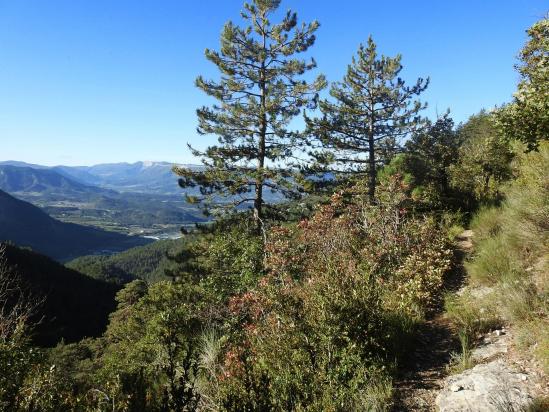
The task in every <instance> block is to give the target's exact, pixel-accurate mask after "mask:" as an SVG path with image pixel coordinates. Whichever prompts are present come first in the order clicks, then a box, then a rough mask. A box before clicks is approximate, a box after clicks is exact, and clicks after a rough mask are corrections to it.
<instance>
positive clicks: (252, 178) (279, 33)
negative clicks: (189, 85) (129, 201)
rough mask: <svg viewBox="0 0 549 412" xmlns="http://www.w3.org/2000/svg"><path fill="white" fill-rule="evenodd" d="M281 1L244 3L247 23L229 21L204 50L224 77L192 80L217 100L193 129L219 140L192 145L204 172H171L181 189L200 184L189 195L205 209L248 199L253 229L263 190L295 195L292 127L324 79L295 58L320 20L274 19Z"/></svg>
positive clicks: (310, 41) (204, 109) (260, 212)
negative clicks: (311, 75) (214, 45)
mask: <svg viewBox="0 0 549 412" xmlns="http://www.w3.org/2000/svg"><path fill="white" fill-rule="evenodd" d="M279 5H280V0H253V1H252V2H251V3H245V4H244V11H243V12H242V13H241V15H242V18H243V19H244V20H245V21H246V22H247V26H246V27H244V28H241V27H238V26H237V25H235V24H233V23H232V22H229V23H227V24H226V25H225V26H224V28H223V32H222V34H221V49H220V51H214V50H209V49H207V50H206V58H207V59H208V60H209V61H211V62H212V63H214V64H215V65H216V66H217V68H218V69H219V71H220V72H221V78H220V79H219V80H218V81H215V80H206V79H204V78H203V77H202V76H200V77H198V78H197V80H196V85H197V87H199V88H200V89H202V90H203V91H204V92H205V93H206V94H208V95H209V96H212V97H214V98H215V99H217V100H218V103H217V104H215V105H213V106H211V107H202V108H200V109H198V110H197V115H198V121H199V126H198V133H199V134H201V135H206V134H214V135H217V136H218V142H219V144H218V145H215V146H210V147H208V148H207V149H206V150H205V151H200V150H195V149H193V148H192V147H190V146H189V147H190V148H191V150H192V153H193V154H194V155H195V156H199V157H201V158H202V162H203V164H204V167H203V168H202V169H201V170H190V169H186V168H177V169H176V172H177V173H178V174H179V175H180V176H181V178H180V185H181V186H182V187H184V188H185V187H195V186H199V187H200V193H201V195H200V196H198V197H195V198H191V199H192V200H197V201H201V202H203V204H204V205H205V206H206V208H207V209H211V206H212V204H217V206H218V207H219V206H220V205H221V204H223V202H224V205H225V206H230V207H237V206H239V205H242V204H253V217H254V220H255V222H256V225H257V227H258V228H261V227H262V225H263V223H262V222H263V220H264V214H265V211H264V209H265V191H266V190H271V191H272V192H277V193H281V194H282V195H284V196H285V197H289V198H291V197H295V196H298V195H299V189H300V188H299V186H298V185H297V183H296V179H294V178H293V177H292V175H293V173H294V172H293V170H294V169H293V168H292V167H290V163H291V159H292V158H293V155H294V154H295V151H296V145H297V143H299V141H300V140H299V137H300V133H298V132H297V131H293V130H290V128H289V127H290V126H289V124H290V122H291V120H292V119H293V118H294V117H295V116H296V115H298V114H300V112H301V110H302V109H304V108H310V109H314V108H315V107H316V104H317V101H318V92H319V91H320V90H321V89H322V88H324V87H325V85H326V81H325V79H324V77H323V76H318V77H317V78H316V79H315V80H314V81H312V82H307V81H305V80H303V78H302V75H303V74H304V73H305V72H307V71H309V70H311V69H313V68H315V67H316V63H315V61H314V59H310V60H305V59H300V58H298V57H296V55H297V54H299V53H303V52H306V51H307V50H308V49H309V47H311V46H312V45H313V43H314V42H315V34H314V33H315V31H316V30H317V28H318V27H319V24H318V22H316V21H314V22H312V23H310V24H301V25H298V20H297V15H296V13H293V12H291V11H288V12H287V13H286V14H285V15H284V16H283V18H282V21H281V22H280V23H277V24H273V23H271V21H270V20H269V18H270V16H272V15H273V13H274V12H275V11H276V10H277V8H278V7H279ZM223 198H228V199H229V201H227V200H225V201H224V200H223Z"/></svg>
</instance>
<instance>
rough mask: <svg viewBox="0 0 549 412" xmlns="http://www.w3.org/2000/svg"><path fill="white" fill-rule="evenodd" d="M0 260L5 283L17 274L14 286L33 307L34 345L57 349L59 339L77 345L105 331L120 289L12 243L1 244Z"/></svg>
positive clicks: (31, 336)
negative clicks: (11, 275)
mask: <svg viewBox="0 0 549 412" xmlns="http://www.w3.org/2000/svg"><path fill="white" fill-rule="evenodd" d="M0 259H1V261H0V266H1V268H0V271H1V272H2V281H3V282H5V281H7V277H8V273H17V275H18V277H19V280H20V283H19V284H18V285H14V287H16V288H17V289H19V291H20V293H21V294H22V295H23V296H25V298H26V299H28V300H29V301H30V302H32V304H33V305H34V307H33V311H32V313H31V317H30V321H31V322H33V323H35V325H36V326H35V327H34V328H33V331H32V333H31V334H30V338H31V339H32V342H34V343H36V344H39V345H45V346H54V345H56V344H57V343H58V342H59V341H60V340H64V341H65V342H77V341H79V340H81V339H83V338H85V337H97V336H100V335H101V334H102V333H103V332H104V330H105V327H106V326H107V322H108V315H109V313H111V312H112V311H113V310H114V308H115V307H116V304H115V300H114V298H115V295H116V293H117V292H118V290H119V287H117V286H116V285H112V284H108V283H104V282H101V281H98V280H94V279H91V278H90V277H88V276H85V275H83V274H81V273H79V272H76V271H74V270H71V269H67V268H65V267H64V266H63V265H61V264H59V263H57V262H55V261H54V260H52V259H50V258H48V257H46V256H44V255H40V254H38V253H35V252H32V251H30V250H26V249H21V248H18V247H16V246H13V245H10V244H9V243H2V244H0ZM9 303H10V302H9V301H8V306H9ZM6 309H7V308H5V307H4V308H3V311H5V310H6Z"/></svg>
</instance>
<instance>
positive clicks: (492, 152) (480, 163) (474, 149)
mask: <svg viewBox="0 0 549 412" xmlns="http://www.w3.org/2000/svg"><path fill="white" fill-rule="evenodd" d="M458 133H459V135H460V136H461V137H460V139H462V140H463V144H462V145H461V147H460V148H459V151H458V160H457V162H456V163H455V164H453V165H451V166H450V168H449V171H450V176H451V181H452V185H453V186H454V187H456V188H458V189H460V190H462V191H465V192H468V193H471V194H472V196H474V197H475V198H476V199H477V200H478V201H481V202H486V201H488V202H489V201H493V200H497V199H498V197H499V192H500V184H501V183H502V182H504V181H505V180H507V179H509V178H510V177H511V174H512V170H511V160H512V158H513V153H512V151H511V148H510V146H509V142H508V141H506V140H505V139H503V138H502V136H501V135H500V133H499V131H498V129H497V127H496V125H495V123H494V119H493V116H491V115H490V114H488V113H486V112H484V111H482V112H480V113H479V114H477V115H474V116H471V117H470V118H469V120H468V121H467V122H466V123H465V124H463V125H461V126H460V127H459V129H458Z"/></svg>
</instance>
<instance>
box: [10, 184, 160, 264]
mask: <svg viewBox="0 0 549 412" xmlns="http://www.w3.org/2000/svg"><path fill="white" fill-rule="evenodd" d="M0 240H9V241H12V242H14V243H15V244H17V245H19V246H26V247H30V248H32V249H33V250H35V251H37V252H39V253H43V254H45V255H48V256H50V257H52V258H55V259H59V260H70V259H71V258H74V257H76V256H80V255H85V254H89V253H94V252H98V251H121V250H125V249H129V248H131V247H134V246H137V245H144V244H147V243H150V240H148V239H143V238H139V237H136V236H126V235H122V234H119V233H114V232H108V231H105V230H101V229H95V228H92V227H87V226H80V225H76V224H72V223H64V222H60V221H58V220H56V219H53V218H51V217H50V216H48V215H47V214H46V213H45V212H44V211H42V210H41V209H39V208H38V207H36V206H33V205H32V204H30V203H27V202H24V201H22V200H18V199H16V198H14V197H13V196H10V195H9V194H7V193H5V192H3V191H1V190H0Z"/></svg>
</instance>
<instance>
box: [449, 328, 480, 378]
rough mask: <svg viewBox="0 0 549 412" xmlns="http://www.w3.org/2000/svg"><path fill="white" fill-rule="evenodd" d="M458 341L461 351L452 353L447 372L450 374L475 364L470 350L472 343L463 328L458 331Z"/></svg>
mask: <svg viewBox="0 0 549 412" xmlns="http://www.w3.org/2000/svg"><path fill="white" fill-rule="evenodd" d="M458 335H459V342H460V344H461V352H456V353H453V354H452V359H451V360H450V365H449V366H448V372H449V373H451V374H457V373H461V372H463V371H466V370H467V369H471V368H472V367H473V366H475V360H474V359H473V353H472V351H471V349H472V344H471V338H470V336H469V334H468V333H467V332H466V331H465V330H461V331H459V334H458Z"/></svg>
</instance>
